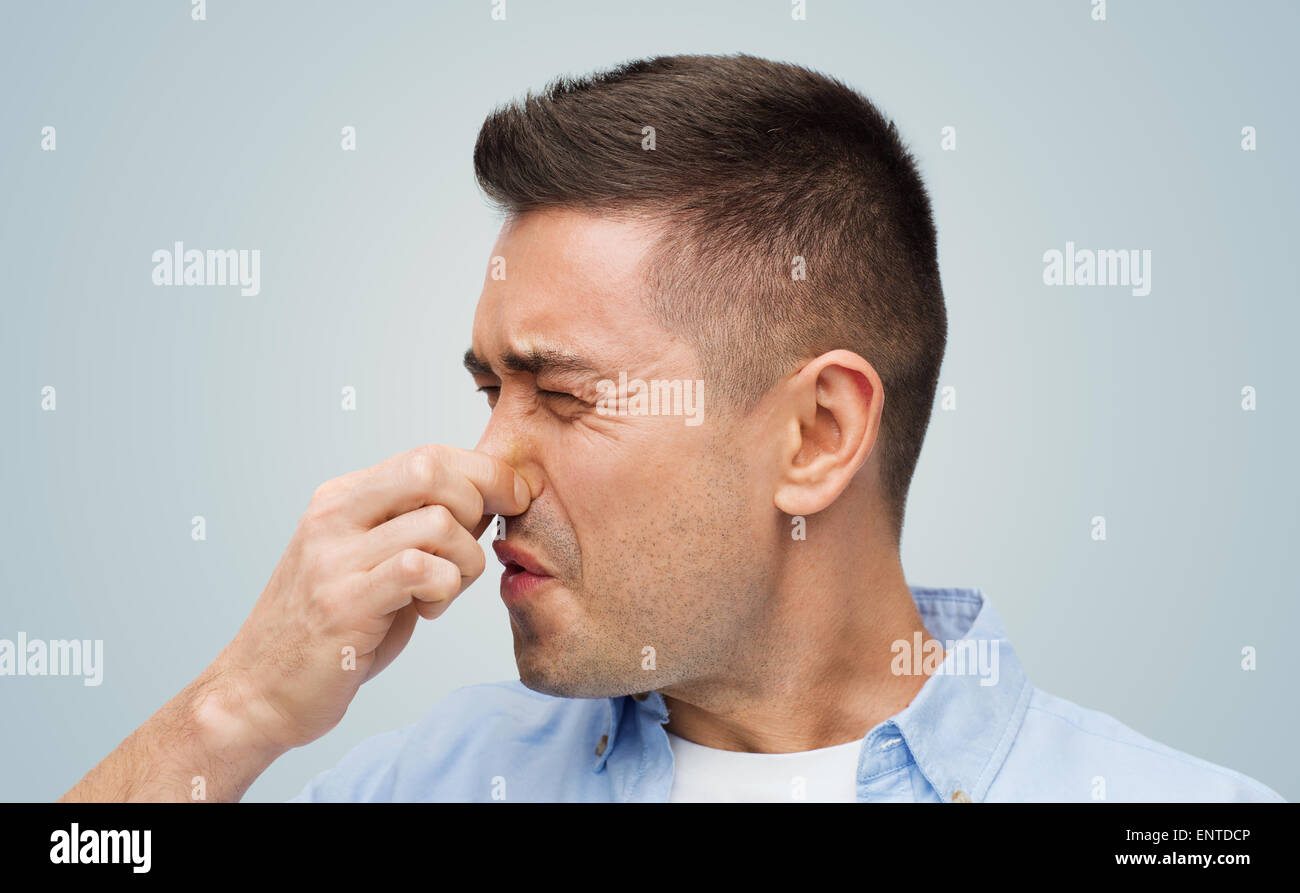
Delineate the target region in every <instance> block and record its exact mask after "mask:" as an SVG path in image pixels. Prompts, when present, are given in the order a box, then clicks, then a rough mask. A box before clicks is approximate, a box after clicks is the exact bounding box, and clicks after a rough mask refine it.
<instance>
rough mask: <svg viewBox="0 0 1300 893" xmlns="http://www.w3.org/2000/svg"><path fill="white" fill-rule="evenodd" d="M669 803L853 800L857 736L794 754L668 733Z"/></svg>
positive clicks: (856, 762)
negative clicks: (727, 746)
mask: <svg viewBox="0 0 1300 893" xmlns="http://www.w3.org/2000/svg"><path fill="white" fill-rule="evenodd" d="M668 744H669V745H670V746H671V747H672V752H673V764H674V765H673V786H672V789H671V791H670V792H669V794H668V800H669V802H670V803H791V802H798V801H801V800H806V801H809V802H816V803H851V802H855V801H856V800H857V776H858V757H859V756H860V755H861V753H862V742H861V741H849V742H847V743H845V744H836V745H834V746H833V747H823V748H819V749H818V750H806V751H802V752H800V753H741V752H739V751H734V750H717V749H715V748H712V747H705V746H703V745H701V744H696V743H695V742H693V741H687V740H686V739H685V738H679V737H678V736H677V735H674V734H673V733H672V732H668Z"/></svg>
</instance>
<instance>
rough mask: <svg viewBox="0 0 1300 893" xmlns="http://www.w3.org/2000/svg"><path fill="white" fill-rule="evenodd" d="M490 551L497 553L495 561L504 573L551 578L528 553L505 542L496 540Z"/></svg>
mask: <svg viewBox="0 0 1300 893" xmlns="http://www.w3.org/2000/svg"><path fill="white" fill-rule="evenodd" d="M492 551H494V552H496V553H497V560H498V561H500V562H501V564H502V565H503V566H504V567H505V569H506V573H507V574H510V573H520V572H522V573H527V574H532V575H533V576H536V577H549V576H551V575H550V574H549V573H548V572H547V570H546V568H545V567H544V566H543V565H542V563H541V562H540V561H538V560H537V559H536V558H535V557H533V555H532V554H531V553H530V552H527V551H525V550H524V549H521V548H519V547H518V546H512V545H510V544H508V543H507V542H506V541H505V540H497V541H496V542H494V543H493V544H492Z"/></svg>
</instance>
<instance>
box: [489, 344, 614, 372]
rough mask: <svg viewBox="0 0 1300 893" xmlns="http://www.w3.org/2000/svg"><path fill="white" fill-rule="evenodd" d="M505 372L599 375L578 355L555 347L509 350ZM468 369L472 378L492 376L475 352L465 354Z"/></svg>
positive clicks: (502, 360) (504, 359)
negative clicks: (475, 376)
mask: <svg viewBox="0 0 1300 893" xmlns="http://www.w3.org/2000/svg"><path fill="white" fill-rule="evenodd" d="M500 363H501V366H502V368H504V369H506V370H507V371H510V372H522V373H525V374H528V375H532V376H534V377H536V376H538V375H541V374H543V373H552V374H558V375H564V374H569V375H596V374H597V371H596V368H595V367H594V366H592V365H591V364H590V363H589V362H587V361H586V360H585V359H583V358H582V357H580V356H578V355H577V354H575V353H570V352H569V351H566V350H560V349H558V348H553V347H530V348H528V349H526V350H523V351H518V350H514V349H513V348H512V349H510V350H507V351H506V352H505V353H503V354H501V356H500ZM465 368H466V369H467V370H468V371H469V374H470V375H493V374H494V373H493V372H492V366H491V364H489V363H488V362H487V361H486V360H484V359H483V358H482V357H480V356H479V355H478V354H476V353H474V348H472V347H471V348H469V349H468V350H466V351H465Z"/></svg>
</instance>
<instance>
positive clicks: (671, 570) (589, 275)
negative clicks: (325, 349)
mask: <svg viewBox="0 0 1300 893" xmlns="http://www.w3.org/2000/svg"><path fill="white" fill-rule="evenodd" d="M651 239H652V233H651V231H650V230H649V229H648V228H647V227H646V225H644V224H632V223H622V222H614V221H612V220H609V219H603V218H597V217H590V216H586V215H581V214H577V213H573V212H562V211H538V212H530V213H527V214H524V215H522V216H521V217H519V218H518V219H517V220H516V221H515V222H514V223H513V225H507V227H505V228H504V229H503V230H502V233H501V235H500V237H499V239H498V241H497V244H496V246H495V248H494V249H493V252H492V254H493V258H494V262H493V263H490V264H489V269H488V275H487V276H486V278H485V281H484V287H483V293H482V296H481V297H480V299H479V303H478V308H477V310H476V312H475V316H474V334H473V354H474V357H476V358H477V360H478V361H480V362H481V363H485V364H486V365H487V366H488V367H489V369H487V370H485V369H483V368H479V369H478V370H477V372H476V374H475V376H474V378H475V382H476V383H477V384H478V385H480V386H482V387H487V388H493V387H495V388H499V390H488V391H487V393H488V397H489V402H490V403H491V404H492V407H493V408H492V416H491V419H490V421H489V423H488V425H487V428H486V429H485V430H484V432H483V437H482V439H481V440H480V441H479V445H478V449H480V450H483V451H484V452H488V453H491V454H493V455H496V456H499V457H501V458H502V459H504V460H505V461H506V462H508V463H510V464H511V465H513V466H514V467H515V468H516V469H517V470H518V471H519V472H520V474H522V475H523V476H524V477H525V478H526V479H527V480H528V481H529V483H530V484H531V486H532V489H533V494H534V500H533V502H532V504H531V505H530V506H529V508H528V510H527V511H526V512H524V513H523V514H522V515H519V516H518V517H514V518H508V519H506V538H505V543H506V544H507V545H508V546H512V547H516V548H518V549H522V550H523V551H524V552H526V553H529V554H530V555H531V556H532V557H533V558H534V559H536V561H537V562H539V563H540V564H541V565H542V569H543V570H545V571H546V572H547V573H549V574H550V575H551V576H552V577H553V579H549V580H545V581H543V583H542V585H540V586H533V587H530V588H529V591H527V592H522V593H518V592H514V591H512V590H511V589H510V588H509V587H505V586H503V597H504V598H505V601H506V605H507V607H508V609H509V613H510V625H511V629H512V631H513V633H514V643H515V658H516V661H517V663H518V666H519V674H520V678H521V679H522V681H523V682H524V683H525V684H526V685H528V686H529V687H530V688H533V689H536V690H538V691H544V692H548V693H550V694H556V695H562V696H568V697H608V696H612V695H619V694H628V693H635V692H641V691H649V690H652V689H662V688H666V687H668V686H670V685H673V684H675V683H679V682H682V681H694V680H701V679H708V678H711V677H713V676H715V675H717V674H719V673H720V672H721V671H722V670H723V669H724V668H725V667H726V666H727V664H728V663H729V657H730V655H732V654H734V653H735V651H736V649H737V648H739V647H741V646H742V645H743V642H744V638H745V631H746V629H747V628H749V627H750V626H751V625H753V624H754V623H755V621H756V620H757V618H758V616H759V612H761V610H762V608H763V605H764V601H765V598H764V597H765V594H766V590H765V589H764V586H765V583H764V580H765V578H767V577H768V574H767V565H766V564H765V562H768V561H771V560H772V558H771V556H772V555H773V553H774V547H775V544H776V538H777V537H780V536H782V535H783V534H784V532H785V531H784V525H783V523H782V519H781V517H780V515H779V513H778V512H776V511H775V509H774V508H773V505H772V494H771V488H770V481H768V480H765V479H764V474H763V469H765V468H767V467H770V462H769V459H770V456H769V455H768V454H767V453H765V452H764V447H763V443H764V439H763V438H762V434H761V431H760V429H759V426H760V425H761V424H762V421H761V419H762V413H761V412H756V413H751V415H750V416H749V417H748V418H745V419H739V420H725V419H724V417H723V415H722V414H721V413H719V412H718V411H717V409H716V407H715V406H714V405H713V404H711V403H710V398H711V397H712V396H713V394H714V393H715V391H716V383H715V382H709V381H705V382H704V385H703V396H702V399H703V403H702V406H703V412H702V414H701V415H700V417H699V418H700V423H699V424H698V425H688V424H686V420H687V418H688V417H687V416H685V415H671V414H663V413H664V411H665V409H664V403H661V406H660V414H658V415H649V414H628V415H612V414H611V415H603V414H601V413H600V412H598V410H597V404H598V400H599V398H600V396H601V394H602V392H601V391H600V390H599V389H598V384H597V383H598V382H599V381H600V380H601V379H607V380H610V381H613V382H618V380H619V374H620V373H625V374H626V377H627V380H628V381H629V382H631V381H632V380H634V379H641V380H644V381H646V382H650V381H651V380H659V381H664V380H668V381H677V382H679V383H682V384H683V386H684V385H685V383H686V382H687V381H689V382H690V383H691V384H690V387H691V388H692V389H696V388H698V385H697V381H698V379H700V377H701V376H700V374H699V364H698V361H697V358H696V356H695V352H694V351H693V350H692V349H691V347H689V346H688V345H687V344H686V342H685V341H684V340H683V339H681V338H680V337H678V336H674V335H673V334H672V333H670V332H668V331H665V330H664V329H663V328H662V327H661V326H660V325H659V324H658V323H657V322H656V321H655V320H654V319H653V318H652V317H651V315H650V313H649V311H648V309H647V307H646V306H645V303H644V298H643V295H644V288H645V286H644V282H643V278H642V273H641V270H640V265H641V261H642V258H643V256H644V253H645V251H646V249H647V246H649V245H650V244H651ZM499 258H500V259H504V270H502V266H501V261H500V260H498V259H499ZM494 271H495V275H494ZM502 273H504V276H503V275H502ZM702 297H703V296H702ZM547 352H559V353H561V354H564V355H568V356H569V357H570V358H572V359H575V360H578V361H580V363H577V364H571V365H583V364H585V365H586V366H588V367H590V371H584V370H583V369H581V368H565V367H564V366H563V365H559V366H557V365H546V364H541V365H537V366H535V367H534V368H533V370H532V371H528V369H526V368H525V367H526V365H527V364H521V363H519V362H518V361H516V362H515V363H513V364H511V363H508V362H506V357H507V356H508V355H509V354H512V353H513V354H515V355H517V356H518V357H529V356H535V357H536V356H540V357H542V358H545V357H546V354H547ZM471 365H473V364H471ZM512 365H513V366H514V367H515V368H514V369H512V368H510V367H511V366H512ZM632 387H633V386H631V385H629V391H630V390H631V388H632ZM694 396H695V399H696V400H699V399H700V395H699V394H698V393H694ZM665 403H666V401H665ZM623 405H624V406H625V407H626V406H627V403H626V401H624V402H623ZM629 408H631V407H629ZM642 408H644V407H642Z"/></svg>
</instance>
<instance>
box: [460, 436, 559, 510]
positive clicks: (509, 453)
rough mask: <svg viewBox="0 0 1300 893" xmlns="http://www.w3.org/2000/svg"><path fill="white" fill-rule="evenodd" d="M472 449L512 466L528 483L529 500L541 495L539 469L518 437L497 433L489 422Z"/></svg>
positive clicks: (541, 479)
mask: <svg viewBox="0 0 1300 893" xmlns="http://www.w3.org/2000/svg"><path fill="white" fill-rule="evenodd" d="M474 449H475V450H477V451H479V452H481V453H487V454H488V455H489V456H496V457H497V458H498V459H500V460H501V461H503V462H505V463H506V464H507V465H509V466H510V467H511V468H513V469H514V470H515V473H516V474H518V475H519V476H520V477H521V478H523V479H524V482H525V483H527V484H528V494H529V501H530V502H531V501H532V500H534V499H536V498H537V497H538V496H540V495H541V493H542V486H543V484H542V481H543V478H542V474H541V469H540V468H539V467H538V465H537V463H536V462H534V461H532V460H531V459H530V457H529V451H528V450H527V449H525V446H524V442H523V441H522V440H520V439H519V438H518V437H512V436H509V435H504V434H502V435H498V434H497V433H496V432H494V431H493V426H492V423H491V422H489V423H488V426H487V428H485V429H484V430H483V436H482V437H480V438H479V441H478V446H476V447H475V448H474Z"/></svg>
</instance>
